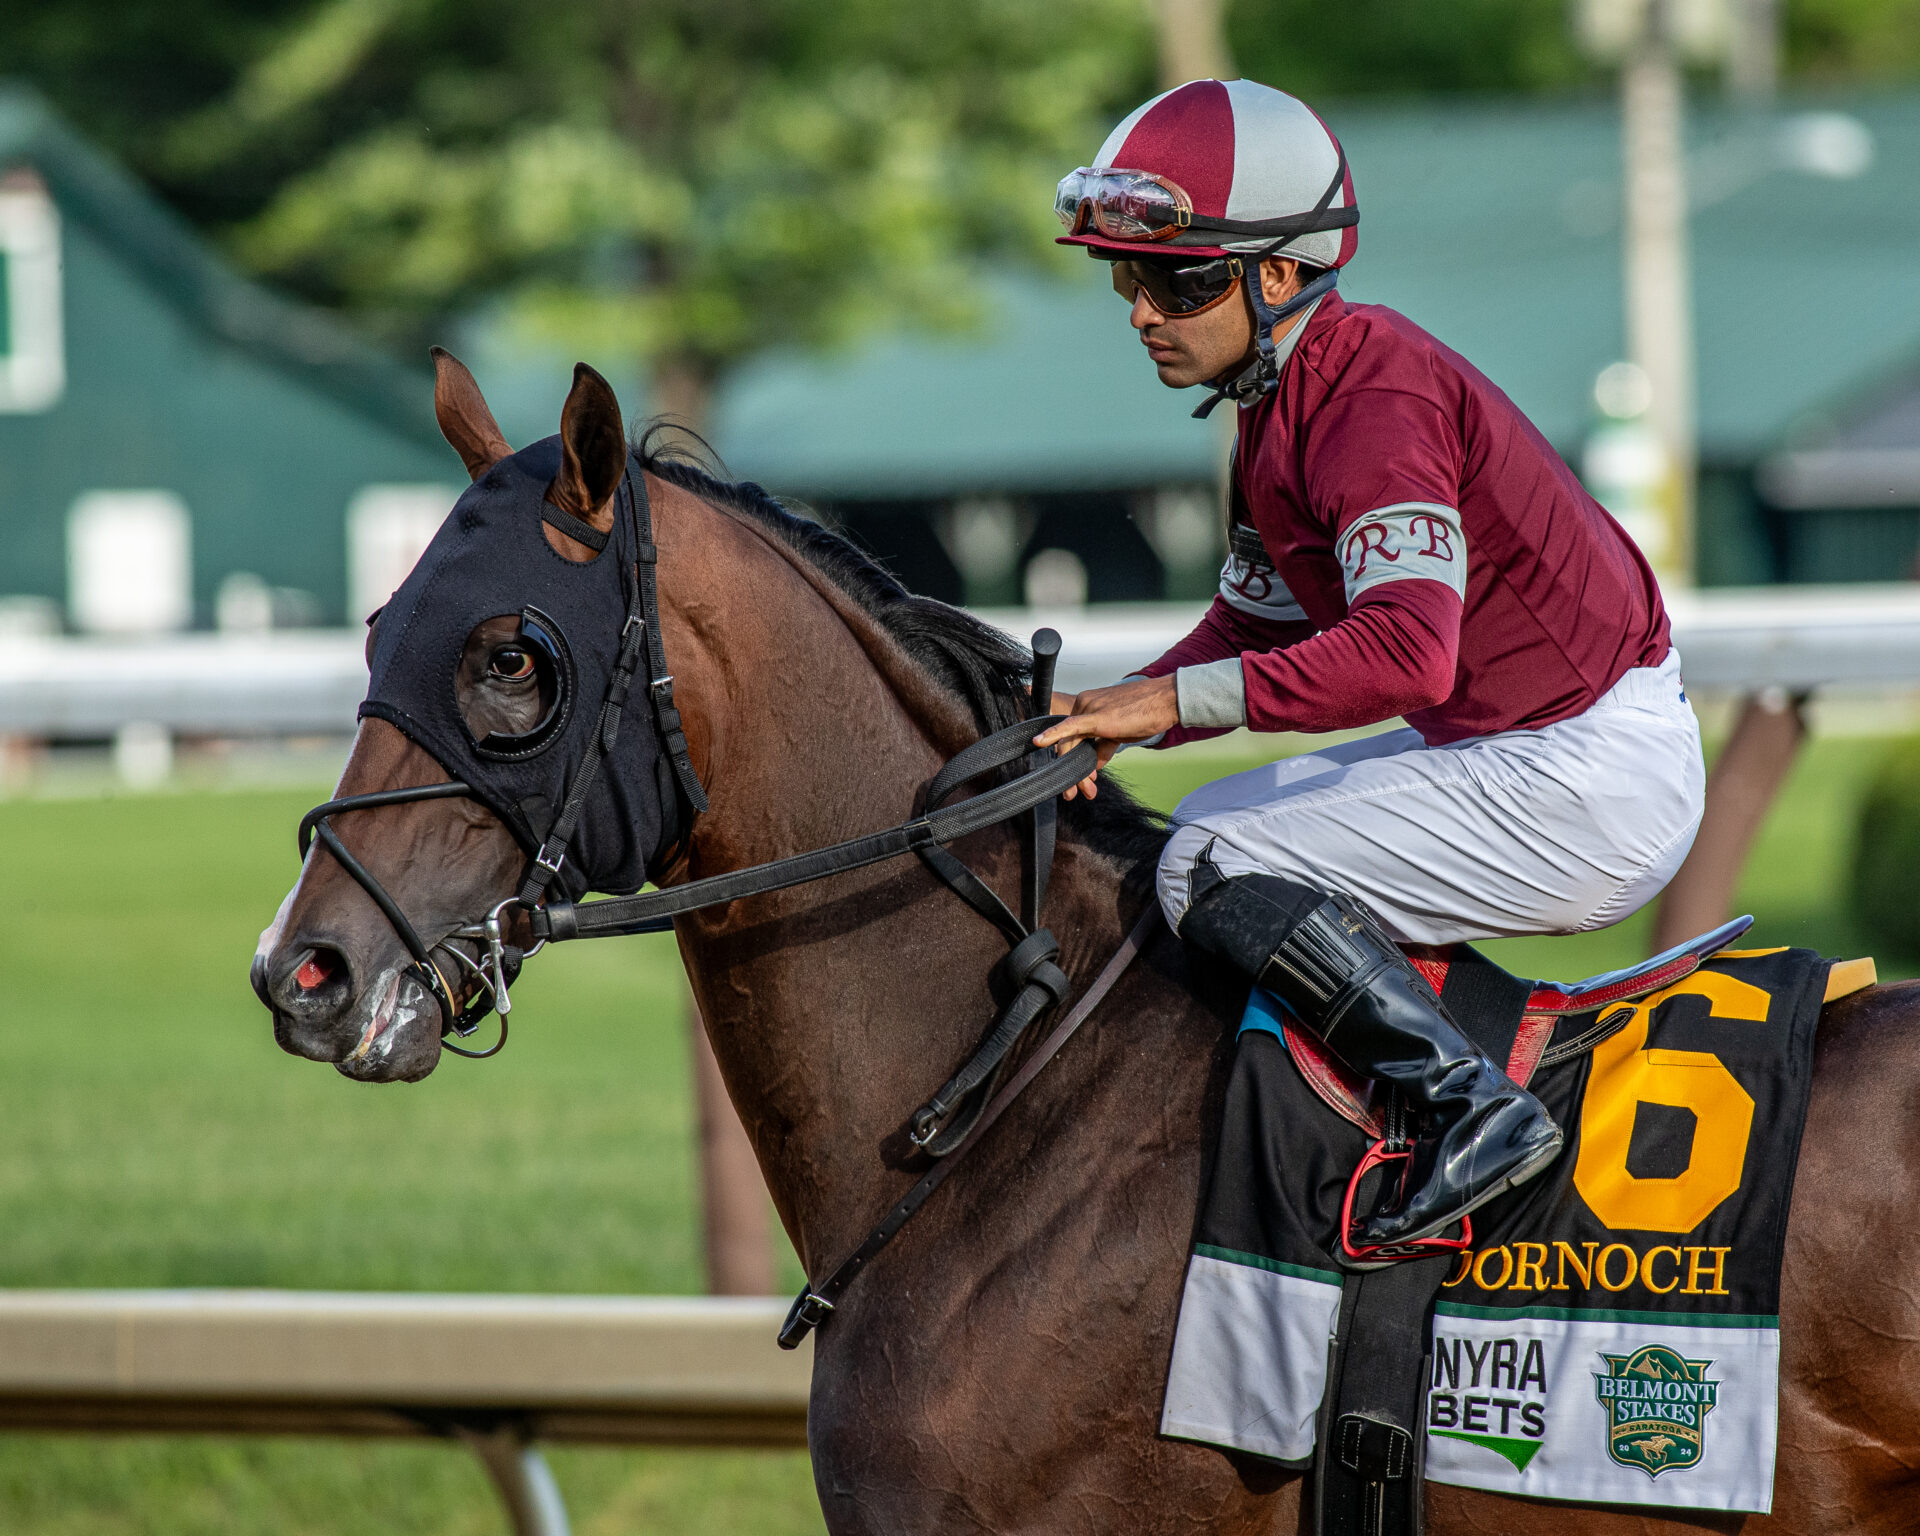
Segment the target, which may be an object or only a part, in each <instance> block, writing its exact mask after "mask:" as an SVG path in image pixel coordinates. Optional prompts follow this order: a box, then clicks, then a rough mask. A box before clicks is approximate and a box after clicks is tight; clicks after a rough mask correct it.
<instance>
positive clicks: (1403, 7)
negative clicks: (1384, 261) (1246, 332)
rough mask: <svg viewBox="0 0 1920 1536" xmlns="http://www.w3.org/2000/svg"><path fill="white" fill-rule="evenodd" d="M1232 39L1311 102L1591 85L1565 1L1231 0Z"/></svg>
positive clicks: (1261, 74) (1250, 66)
mask: <svg viewBox="0 0 1920 1536" xmlns="http://www.w3.org/2000/svg"><path fill="white" fill-rule="evenodd" d="M1828 3H1833V4H1845V3H1849V0H1828ZM1227 41H1228V44H1229V46H1231V48H1232V49H1233V57H1234V62H1235V63H1236V64H1237V65H1238V66H1239V67H1240V69H1241V71H1242V72H1243V73H1245V74H1247V75H1249V76H1251V77H1252V78H1253V79H1255V80H1265V81H1267V82H1268V83H1269V84H1273V85H1279V86H1281V87H1283V88H1284V89H1286V90H1289V91H1296V92H1298V93H1299V94H1300V95H1302V96H1304V97H1306V98H1307V99H1308V100H1309V101H1311V100H1313V99H1315V98H1316V97H1331V96H1351V95H1382V94H1406V93H1410V92H1440V91H1489V92H1492V91H1542V90H1552V89H1555V88H1558V87H1564V86H1567V85H1571V84H1576V83H1578V82H1581V81H1583V80H1586V79H1589V78H1592V71H1591V69H1590V67H1589V66H1588V65H1587V64H1586V63H1585V62H1584V61H1583V60H1582V59H1581V57H1580V53H1579V50H1578V49H1577V48H1576V47H1575V46H1574V40H1573V34H1572V29H1571V28H1570V26H1569V25H1568V0H1446V3H1445V4H1435V3H1434V0H1345V3H1344V4H1341V5H1327V4H1324V3H1322V0H1233V4H1232V7H1231V9H1230V10H1229V11H1228V13H1227Z"/></svg>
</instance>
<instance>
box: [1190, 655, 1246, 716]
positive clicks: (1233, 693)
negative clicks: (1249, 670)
mask: <svg viewBox="0 0 1920 1536" xmlns="http://www.w3.org/2000/svg"><path fill="white" fill-rule="evenodd" d="M1173 687H1174V692H1175V694H1176V695H1177V697H1178V698H1179V700H1180V723H1181V724H1182V725H1185V726H1193V727H1199V728H1200V729H1203V730H1206V729H1212V728H1214V727H1217V726H1234V725H1245V724H1246V723H1247V677H1246V674H1245V673H1244V672H1242V671H1241V670H1240V658H1239V657H1238V656H1228V657H1226V658H1225V659H1224V660H1221V661H1209V662H1207V663H1205V664H1204V665H1202V666H1197V667H1181V668H1180V669H1179V670H1178V671H1176V672H1175V673H1174V674H1173Z"/></svg>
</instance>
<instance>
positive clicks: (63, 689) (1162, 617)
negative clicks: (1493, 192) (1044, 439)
mask: <svg viewBox="0 0 1920 1536" xmlns="http://www.w3.org/2000/svg"><path fill="white" fill-rule="evenodd" d="M1668 604H1669V607H1670V609H1671V611H1672V614H1673V633H1674V643H1675V644H1676V645H1677V646H1678V647H1679V648H1680V654H1681V656H1682V657H1683V658H1684V659H1685V662H1686V674H1687V681H1688V682H1689V683H1691V684H1693V685H1694V686H1695V687H1700V688H1724V689H1730V690H1740V691H1751V690H1756V689H1761V688H1767V687H1781V688H1787V689H1792V690H1800V689H1809V688H1818V687H1821V686H1823V685H1826V684H1831V683H1853V684H1904V683H1916V684H1920V584H1907V583H1902V584H1899V585H1892V584H1889V585H1858V586H1844V587H1755V588H1726V589H1719V590H1712V591H1703V592H1679V593H1675V594H1673V595H1672V596H1670V597H1669V599H1668ZM1202 608H1203V605H1201V604H1194V603H1144V604H1112V605H1103V606H1101V607H1097V608H1082V609H1075V610H1071V611H1064V612H1049V611H1045V610H1034V609H1018V608H1000V609H989V610H986V611H985V612H984V615H983V616H984V617H986V618H988V619H990V620H991V621H992V622H993V623H995V624H998V625H999V626H1000V627H1001V628H1003V629H1005V630H1007V631H1008V632H1009V633H1011V634H1014V635H1017V636H1019V637H1020V638H1021V639H1025V638H1026V637H1027V636H1028V635H1029V634H1031V633H1032V632H1033V630H1034V629H1036V628H1038V627H1039V626H1040V625H1041V624H1051V625H1052V626H1053V627H1054V628H1055V629H1058V630H1059V631H1060V633H1061V635H1062V637H1063V638H1064V639H1065V642H1066V644H1065V647H1064V649H1063V651H1062V654H1061V660H1060V686H1061V687H1062V688H1063V689H1066V690H1077V689H1080V688H1086V687H1092V686H1094V685H1095V684H1098V683H1103V682H1112V681H1114V680H1115V679H1116V678H1119V677H1122V676H1124V675H1125V674H1126V673H1127V672H1128V671H1129V670H1131V669H1132V668H1134V667H1136V666H1139V665H1140V664H1141V663H1143V662H1145V661H1149V660H1151V659H1152V658H1153V657H1155V656H1157V655H1159V654H1160V653H1161V652H1162V651H1163V650H1165V649H1166V648H1167V647H1168V646H1169V645H1171V644H1172V643H1173V642H1174V641H1175V640H1177V639H1179V638H1180V636H1181V635H1183V634H1185V633H1186V632H1187V630H1188V629H1189V628H1191V627H1192V625H1193V622H1194V620H1195V619H1196V618H1198V616H1199V614H1200V613H1201V611H1202ZM362 643H363V637H362V636H361V635H360V634H358V633H353V632H348V631H324V630H312V631H297V632H289V633H281V634H272V635H264V636H258V637H249V638H244V639H239V638H230V637H225V636H219V635H185V636H178V637H172V638H168V639H162V640H153V641H145V642H138V643H136V642H130V641H108V640H32V639H30V640H21V639H15V640H12V641H10V642H9V646H8V665H7V667H6V668H5V669H3V670H0V734H9V733H10V734H15V735H25V736H52V737H69V738H71V737H100V736H110V735H112V734H113V733H114V732H115V731H117V730H118V729H119V728H120V727H121V726H123V725H126V724H128V723H129V722H136V721H137V722H142V723H151V724H155V725H159V726H163V727H165V728H166V729H168V730H170V731H174V732H179V733H187V734H203V735H300V734H307V733H330V732H347V731H351V730H352V729H353V725H354V711H355V707H356V706H357V705H358V703H359V702H360V699H361V696H362V695H363V694H364V693H365V692H366V685H367V674H366V666H365V664H364V662H363V660H362V653H361V646H362Z"/></svg>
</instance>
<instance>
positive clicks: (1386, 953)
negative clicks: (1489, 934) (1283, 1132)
mask: <svg viewBox="0 0 1920 1536" xmlns="http://www.w3.org/2000/svg"><path fill="white" fill-rule="evenodd" d="M1192 891H1193V899H1192V901H1191V903H1190V904H1189V906H1188V908H1187V915H1186V917H1185V918H1184V919H1183V920H1182V921H1181V924H1180V933H1181V936H1182V937H1183V938H1185V939H1187V940H1188V941H1189V942H1191V943H1193V944H1195V945H1197V946H1198V947H1200V948H1201V949H1204V950H1206V951H1208V952H1209V953H1211V954H1215V955H1218V956H1220V957H1221V958H1222V959H1225V960H1229V961H1231V962H1233V964H1235V965H1236V966H1238V967H1239V968H1240V969H1241V970H1243V971H1245V972H1246V973H1247V974H1248V975H1249V976H1251V977H1252V978H1253V979H1254V980H1255V981H1256V982H1258V983H1259V984H1260V985H1261V986H1263V987H1265V988H1267V989H1268V990H1269V991H1271V992H1273V993H1275V994H1277V995H1278V996H1279V997H1280V998H1281V999H1283V1000H1284V1001H1285V1002H1286V1003H1287V1004H1288V1005H1289V1006H1290V1007H1291V1008H1292V1009H1293V1010H1294V1012H1295V1013H1297V1014H1299V1016H1300V1017H1301V1019H1302V1020H1304V1021H1305V1022H1306V1023H1307V1024H1308V1025H1309V1026H1310V1027H1311V1028H1313V1029H1314V1030H1315V1031H1316V1032H1317V1033H1318V1034H1319V1035H1320V1037H1321V1039H1323V1040H1325V1041H1326V1042H1327V1044H1328V1045H1329V1046H1331V1047H1332V1048H1333V1050H1334V1052H1335V1054H1337V1055H1338V1056H1339V1057H1340V1059H1341V1060H1342V1061H1344V1062H1345V1063H1346V1064H1347V1065H1348V1066H1349V1067H1351V1068H1352V1069H1353V1070H1354V1071H1356V1072H1358V1073H1361V1074H1362V1075H1363V1076H1366V1077H1373V1078H1379V1079H1380V1080H1382V1081H1383V1082H1386V1083H1389V1084H1391V1085H1392V1086H1393V1087H1395V1088H1397V1089H1399V1090H1400V1092H1401V1093H1402V1094H1403V1095H1405V1097H1406V1099H1407V1101H1408V1105H1409V1107H1410V1108H1411V1109H1412V1111H1413V1113H1414V1115H1415V1117H1416V1123H1417V1124H1418V1125H1419V1127H1420V1134H1419V1136H1418V1137H1417V1138H1416V1140H1415V1142H1414V1149H1413V1162H1412V1165H1411V1167H1410V1168H1409V1170H1408V1173H1407V1188H1408V1194H1407V1197H1406V1199H1405V1201H1404V1203H1403V1204H1402V1205H1401V1206H1400V1207H1399V1208H1398V1209H1396V1210H1392V1211H1388V1212H1387V1213H1385V1214H1384V1215H1380V1216H1375V1217H1373V1218H1372V1219H1370V1220H1369V1221H1367V1222H1366V1223H1365V1224H1364V1225H1363V1226H1362V1227H1361V1230H1360V1233H1359V1238H1358V1240H1359V1241H1360V1242H1362V1243H1366V1244H1376V1243H1408V1242H1413V1241H1415V1240H1417V1239H1419V1238H1423V1237H1433V1236H1435V1235H1437V1234H1439V1233H1441V1232H1443V1231H1445V1230H1446V1228H1447V1227H1449V1226H1451V1225H1452V1224H1453V1223H1454V1222H1456V1221H1458V1220H1459V1219H1460V1218H1461V1217H1462V1216H1464V1215H1465V1214H1466V1213H1467V1212H1468V1211H1471V1210H1472V1209H1473V1208H1474V1207H1475V1206H1478V1205H1481V1204H1483V1203H1485V1202H1486V1201H1488V1200H1491V1199H1492V1198H1493V1197H1494V1196H1495V1195H1497V1194H1499V1193H1501V1192H1502V1191H1503V1190H1507V1189H1511V1188H1512V1187H1513V1186H1514V1185H1516V1184H1520V1183H1522V1182H1524V1181H1525V1180H1527V1179H1530V1178H1532V1177H1533V1176H1534V1175H1535V1174H1536V1173H1538V1172H1540V1170H1541V1169H1543V1168H1545V1167H1546V1166H1547V1164H1548V1163H1549V1162H1551V1161H1552V1160H1553V1158H1554V1156H1555V1154H1557V1153H1558V1152H1559V1150H1560V1144H1561V1134H1560V1128H1559V1126H1557V1125H1555V1124H1554V1122H1553V1118H1552V1116H1550V1115H1549V1114H1548V1113H1547V1111H1546V1108H1545V1107H1544V1106H1543V1105H1542V1104H1541V1103H1540V1101H1539V1100H1538V1099H1536V1098H1535V1097H1534V1096H1533V1095H1532V1094H1530V1093H1528V1092H1527V1091H1526V1090H1525V1089H1524V1088H1522V1087H1520V1086H1519V1085H1518V1084H1517V1083H1515V1082H1514V1081H1513V1080H1512V1079H1511V1078H1509V1077H1508V1076H1507V1075H1506V1073H1504V1072H1502V1071H1501V1070H1500V1068H1499V1067H1498V1066H1496V1065H1495V1064H1494V1063H1493V1062H1492V1061H1491V1060H1489V1059H1488V1058H1487V1056H1486V1055H1485V1054H1484V1053H1483V1052H1482V1051H1481V1050H1480V1049H1479V1047H1477V1046H1476V1045H1475V1044H1474V1043H1473V1042H1472V1041H1471V1040H1469V1039H1468V1038H1467V1037H1466V1036H1465V1035H1464V1034H1462V1033H1461V1032H1460V1028H1459V1026H1458V1025H1456V1024H1455V1023H1454V1022H1453V1020H1452V1019H1451V1018H1450V1017H1449V1016H1448V1014H1447V1011H1446V1009H1445V1008H1444V1007H1443V1006H1442V1005H1441V1002H1440V999H1439V998H1438V997H1437V996H1435V994H1434V991H1433V988H1432V987H1430V986H1428V985H1427V982H1426V979H1425V978H1424V977H1423V976H1421V974H1420V973H1419V972H1418V971H1416V970H1415V969H1414V968H1413V966H1412V965H1411V964H1410V963H1409V962H1408V960H1407V958H1406V956H1405V955H1403V954H1401V952H1400V950H1399V948H1398V947H1397V946H1396V945H1395V944H1394V943H1393V941H1392V940H1391V939H1389V938H1388V937H1387V936H1386V935H1385V934H1384V933H1382V932H1381V931H1380V928H1379V926H1378V924H1376V923H1375V922H1374V920H1373V918H1372V917H1371V916H1370V915H1369V914H1368V912H1367V910H1366V908H1364V907H1363V906H1361V905H1360V903H1358V902H1357V901H1354V900H1353V899H1352V898H1351V897H1348V896H1342V895H1337V894H1336V895H1324V894H1322V893H1321V892H1319V891H1315V890H1311V889H1309V888H1308V887H1306V886H1303V885H1297V884H1295V883H1294V882H1293V881H1291V880H1282V879H1279V878H1278V877H1276V876H1273V875H1236V876H1233V877H1231V878H1229V877H1227V876H1225V875H1222V874H1221V873H1220V871H1219V870H1218V869H1217V868H1216V867H1215V866H1214V864H1213V862H1212V860H1211V859H1209V858H1207V857H1206V855H1204V854H1203V855H1202V856H1201V858H1200V860H1199V862H1198V863H1197V864H1196V865H1195V868H1194V874H1193V886H1192Z"/></svg>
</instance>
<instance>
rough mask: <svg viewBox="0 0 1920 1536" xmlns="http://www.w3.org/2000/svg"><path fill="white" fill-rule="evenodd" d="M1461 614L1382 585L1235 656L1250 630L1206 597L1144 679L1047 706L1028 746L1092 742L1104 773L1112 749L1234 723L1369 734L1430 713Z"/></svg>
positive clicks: (1439, 601)
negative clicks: (1292, 634) (1315, 622)
mask: <svg viewBox="0 0 1920 1536" xmlns="http://www.w3.org/2000/svg"><path fill="white" fill-rule="evenodd" d="M1460 614H1461V601H1460V597H1459V595H1458V594H1457V593H1456V592H1455V591H1454V590H1453V588H1452V587H1451V586H1449V585H1448V584H1447V583H1445V582H1443V581H1435V580H1429V579H1411V580H1395V581H1385V582H1381V583H1380V584H1378V585H1377V586H1373V587H1370V588H1368V589H1367V590H1366V591H1365V592H1362V593H1360V594H1359V595H1358V596H1357V597H1356V599H1355V601H1354V603H1353V606H1352V608H1351V609H1350V611H1349V612H1348V614H1347V617H1346V618H1344V619H1342V620H1341V621H1340V622H1339V623H1338V624H1335V625H1334V626H1333V627H1332V628H1330V629H1328V630H1325V631H1324V632H1322V633H1320V634H1311V632H1310V630H1311V627H1310V626H1286V627H1287V628H1290V629H1304V630H1306V631H1308V637H1307V638H1301V639H1298V640H1296V641H1293V642H1292V643H1282V644H1279V645H1276V646H1273V647H1272V648H1271V649H1251V648H1249V649H1246V650H1241V651H1239V652H1238V653H1237V654H1236V653H1235V651H1234V650H1230V649H1225V647H1226V646H1228V645H1232V644H1233V643H1234V642H1235V641H1236V640H1237V638H1238V635H1237V633H1236V632H1237V631H1238V630H1240V629H1241V628H1242V627H1244V625H1246V624H1253V623H1257V622H1258V621H1254V620H1249V619H1246V618H1245V616H1244V615H1240V614H1237V613H1236V612H1235V611H1234V610H1233V609H1232V608H1231V607H1229V606H1228V605H1227V604H1226V603H1225V602H1224V601H1220V600H1216V601H1215V603H1214V607H1213V609H1212V610H1211V611H1210V612H1209V613H1208V615H1207V617H1206V618H1205V619H1204V620H1202V621H1201V623H1200V625H1199V626H1198V627H1197V628H1196V629H1195V630H1194V631H1193V633H1192V634H1190V635H1188V636H1187V638H1186V639H1185V640H1183V641H1181V642H1180V644H1179V645H1176V646H1175V647H1174V648H1173V649H1172V650H1171V651H1169V652H1167V654H1166V655H1165V656H1163V657H1161V658H1160V659H1159V660H1157V661H1155V662H1153V663H1152V664H1151V665H1150V666H1148V667H1147V668H1145V669H1144V675H1142V676H1140V677H1136V678H1129V679H1128V680H1127V681H1125V682H1122V683H1116V684H1114V685H1113V686H1112V687H1110V688H1095V689H1092V690H1090V691H1089V692H1086V693H1083V694H1081V695H1079V696H1078V697H1077V698H1075V699H1074V700H1072V702H1071V705H1070V707H1063V706H1066V705H1067V701H1066V700H1065V699H1064V697H1056V699H1055V701H1054V707H1053V712H1054V713H1055V714H1061V713H1066V714H1068V716H1069V718H1067V719H1065V720H1063V721H1061V722H1060V723H1059V724H1058V725H1056V726H1054V727H1053V728H1052V729H1051V730H1048V731H1045V732H1042V733H1041V734H1040V735H1039V736H1036V737H1035V738H1034V740H1035V743H1036V744H1037V745H1040V746H1054V745H1057V744H1061V743H1065V744H1068V745H1071V744H1072V743H1073V742H1075V741H1078V740H1081V739H1086V738H1091V739H1092V740H1093V741H1094V742H1095V744H1096V746H1097V747H1098V750H1099V754H1100V758H1099V761H1100V766H1101V767H1105V766H1106V764H1107V763H1108V762H1109V761H1110V760H1111V759H1112V757H1113V754H1114V753H1115V752H1116V751H1118V750H1119V749H1120V747H1121V746H1122V745H1124V744H1126V743H1128V742H1135V741H1146V740H1148V739H1150V738H1153V737H1155V736H1156V735H1157V736H1158V737H1159V739H1158V740H1157V741H1155V742H1154V743H1153V744H1154V745H1155V746H1178V745H1179V744H1180V743H1182V742H1185V741H1193V740H1196V739H1199V738H1202V737H1205V736H1213V735H1218V734H1220V733H1221V732H1223V731H1228V730H1232V729H1234V728H1235V727H1236V726H1241V725H1244V726H1247V727H1248V728H1249V729H1252V730H1256V731H1337V730H1347V729H1351V728H1353V727H1356V726H1364V725H1374V724H1377V723H1378V722H1380V721H1382V720H1390V719H1392V718H1393V717H1394V716H1396V715H1403V714H1406V713H1408V712H1409V711H1411V710H1417V709H1425V708H1430V707H1431V706H1433V705H1435V704H1438V703H1440V702H1441V701H1442V700H1443V699H1445V698H1446V697H1447V696H1448V694H1449V693H1451V692H1452V690H1453V679H1454V670H1455V666H1456V661H1457V656H1458V648H1459V641H1460ZM1235 620H1239V621H1241V622H1239V623H1236V622H1234V621H1235ZM1260 627H1261V628H1263V629H1269V628H1279V627H1281V626H1269V625H1261V626H1260ZM1219 650H1224V654H1216V652H1217V651H1219ZM1202 657H1204V658H1205V659H1204V660H1202V659H1198V658H1202ZM1189 658H1195V659H1191V660H1190V659H1189ZM1162 733H1164V734H1162ZM1077 790H1084V791H1085V792H1086V793H1087V794H1088V795H1092V794H1094V793H1095V792H1096V786H1095V782H1094V776H1093V775H1089V776H1088V777H1087V778H1086V779H1084V780H1082V781H1081V783H1080V784H1079V785H1078V786H1077V787H1076V790H1069V791H1067V794H1068V796H1069V797H1071V796H1072V795H1073V794H1074V793H1076V791H1077Z"/></svg>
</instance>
